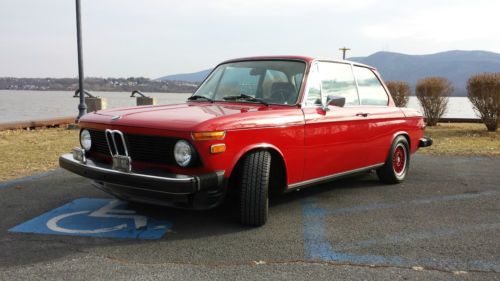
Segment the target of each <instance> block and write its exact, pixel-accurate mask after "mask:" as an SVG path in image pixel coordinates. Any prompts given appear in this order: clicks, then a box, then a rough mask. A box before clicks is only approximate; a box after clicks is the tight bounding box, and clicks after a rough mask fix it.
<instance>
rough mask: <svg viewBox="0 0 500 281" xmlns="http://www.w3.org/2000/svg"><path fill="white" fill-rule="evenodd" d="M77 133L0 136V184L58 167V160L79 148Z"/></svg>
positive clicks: (58, 131) (18, 132) (52, 131)
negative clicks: (64, 154) (73, 149)
mask: <svg viewBox="0 0 500 281" xmlns="http://www.w3.org/2000/svg"><path fill="white" fill-rule="evenodd" d="M78 133H79V131H78V130H66V129H62V128H57V129H43V130H34V131H24V130H16V131H2V132H0V182H1V181H5V180H9V179H15V178H19V177H23V176H27V175H32V174H35V173H39V172H44V171H47V170H50V169H54V168H57V167H58V166H59V162H58V159H59V156H60V155H61V154H63V153H66V152H70V150H71V148H73V147H75V146H79V144H78Z"/></svg>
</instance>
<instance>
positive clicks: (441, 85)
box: [415, 77, 453, 126]
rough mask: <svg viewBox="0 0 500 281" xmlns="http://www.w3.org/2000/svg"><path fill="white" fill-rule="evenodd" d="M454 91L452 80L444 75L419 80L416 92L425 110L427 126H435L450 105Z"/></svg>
mask: <svg viewBox="0 0 500 281" xmlns="http://www.w3.org/2000/svg"><path fill="white" fill-rule="evenodd" d="M452 92H453V86H452V85H451V82H450V81H449V80H448V79H446V78H442V77H427V78H424V79H422V80H419V81H418V82H417V86H416V88H415V94H416V95H417V99H418V101H419V102H420V105H421V106H422V109H423V110H424V115H425V119H426V123H427V126H435V125H436V124H437V122H438V121H439V118H441V117H442V116H443V114H444V113H445V111H446V106H447V105H448V97H449V96H450V95H451V93H452Z"/></svg>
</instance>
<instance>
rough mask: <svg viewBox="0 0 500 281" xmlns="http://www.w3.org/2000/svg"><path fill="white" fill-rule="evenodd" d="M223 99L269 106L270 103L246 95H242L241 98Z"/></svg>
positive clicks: (229, 97)
mask: <svg viewBox="0 0 500 281" xmlns="http://www.w3.org/2000/svg"><path fill="white" fill-rule="evenodd" d="M223 99H224V100H245V101H251V102H258V103H262V104H263V105H269V103H267V102H266V101H264V100H262V99H259V98H255V97H252V96H249V95H245V94H240V95H239V96H227V97H223Z"/></svg>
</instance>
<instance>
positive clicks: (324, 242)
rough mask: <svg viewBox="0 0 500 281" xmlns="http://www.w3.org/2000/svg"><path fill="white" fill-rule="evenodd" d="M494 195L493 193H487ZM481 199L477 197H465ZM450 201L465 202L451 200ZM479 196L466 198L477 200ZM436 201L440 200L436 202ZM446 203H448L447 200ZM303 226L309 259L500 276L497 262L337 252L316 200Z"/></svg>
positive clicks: (306, 206) (308, 204)
mask: <svg viewBox="0 0 500 281" xmlns="http://www.w3.org/2000/svg"><path fill="white" fill-rule="evenodd" d="M488 194H489V195H491V194H492V193H488ZM464 195H478V194H464ZM448 197H449V198H463V196H459V197H456V196H455V197H450V196H448ZM475 197H477V196H472V197H471V196H467V197H466V198H475ZM436 200H437V199H436ZM445 200H446V199H445ZM417 201H419V202H439V201H435V200H434V199H422V200H417ZM302 210H303V223H304V250H305V252H306V256H307V258H309V259H310V260H320V261H337V262H345V263H353V264H363V265H388V266H390V265H393V266H400V267H412V266H415V265H419V266H425V267H429V268H448V269H463V268H464V267H466V269H467V270H478V271H493V272H500V262H495V261H483V260H475V261H474V260H473V261H470V260H468V261H459V260H453V259H439V260H436V259H433V258H418V259H415V258H406V257H400V256H382V255H374V254H360V253H349V252H341V251H338V250H336V249H335V248H334V247H333V245H332V244H331V243H330V241H329V239H328V235H327V231H326V221H325V219H326V217H327V215H331V214H332V212H328V211H326V210H324V209H323V208H320V207H318V199H317V198H307V199H305V200H304V201H303V208H302Z"/></svg>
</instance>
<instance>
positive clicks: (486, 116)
mask: <svg viewBox="0 0 500 281" xmlns="http://www.w3.org/2000/svg"><path fill="white" fill-rule="evenodd" d="M467 97H468V98H469V100H470V102H471V103H472V105H473V107H474V109H475V111H476V114H478V116H479V117H480V118H481V120H483V123H484V125H486V128H488V131H492V132H494V131H496V130H497V129H498V123H499V122H500V119H499V115H500V72H497V73H483V74H478V75H474V76H471V77H470V78H469V80H468V81H467Z"/></svg>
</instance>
